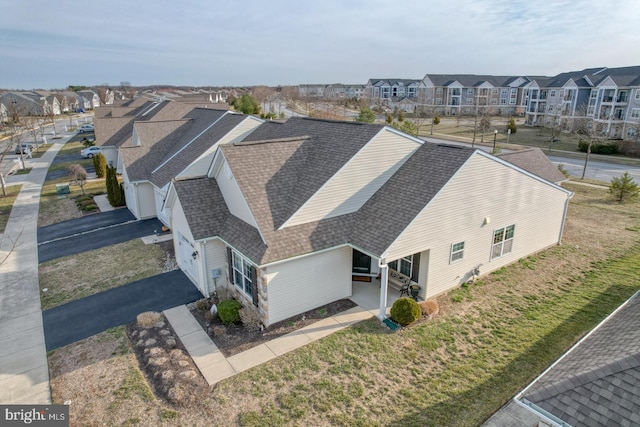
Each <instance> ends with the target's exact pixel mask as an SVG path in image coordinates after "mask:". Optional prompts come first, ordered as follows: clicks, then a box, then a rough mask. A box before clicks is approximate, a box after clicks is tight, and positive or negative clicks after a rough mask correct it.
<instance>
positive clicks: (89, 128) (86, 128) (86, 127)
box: [78, 124, 94, 133]
mask: <svg viewBox="0 0 640 427" xmlns="http://www.w3.org/2000/svg"><path fill="white" fill-rule="evenodd" d="M93 131H94V128H93V125H89V124H86V125H82V126H80V127H79V128H78V133H85V132H93Z"/></svg>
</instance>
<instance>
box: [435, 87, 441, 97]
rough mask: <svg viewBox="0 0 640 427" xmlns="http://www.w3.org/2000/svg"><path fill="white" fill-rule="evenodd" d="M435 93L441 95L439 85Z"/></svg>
mask: <svg viewBox="0 0 640 427" xmlns="http://www.w3.org/2000/svg"><path fill="white" fill-rule="evenodd" d="M436 93H437V94H438V95H441V94H442V88H441V87H439V88H438V89H436Z"/></svg>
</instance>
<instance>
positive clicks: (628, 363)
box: [527, 352, 640, 401]
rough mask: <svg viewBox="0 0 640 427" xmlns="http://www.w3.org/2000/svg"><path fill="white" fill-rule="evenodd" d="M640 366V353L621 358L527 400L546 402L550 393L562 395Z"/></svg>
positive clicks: (562, 380) (544, 390)
mask: <svg viewBox="0 0 640 427" xmlns="http://www.w3.org/2000/svg"><path fill="white" fill-rule="evenodd" d="M638 366H640V352H636V353H633V354H630V355H627V356H623V357H619V358H617V359H614V360H611V361H609V362H607V363H605V364H604V365H601V366H597V367H594V368H591V369H589V370H587V371H583V372H580V373H579V374H577V375H574V376H572V377H569V378H563V379H561V380H559V381H555V382H552V383H550V384H548V385H546V386H544V387H542V388H541V389H540V390H537V391H536V392H534V393H531V394H530V395H529V396H527V399H528V400H531V401H538V400H546V399H545V398H543V396H544V395H545V394H546V392H548V391H552V392H553V391H555V393H554V394H556V395H557V394H560V393H564V392H565V391H567V390H571V389H573V388H576V387H581V386H583V385H585V384H587V383H590V382H593V381H595V380H599V379H602V378H604V377H607V376H609V375H613V374H617V373H618V372H622V371H626V370H627V369H630V368H632V367H638Z"/></svg>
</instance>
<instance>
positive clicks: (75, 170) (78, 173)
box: [67, 163, 87, 194]
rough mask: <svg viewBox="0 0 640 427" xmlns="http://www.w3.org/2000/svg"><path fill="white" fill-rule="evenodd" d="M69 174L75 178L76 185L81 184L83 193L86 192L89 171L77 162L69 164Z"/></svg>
mask: <svg viewBox="0 0 640 427" xmlns="http://www.w3.org/2000/svg"><path fill="white" fill-rule="evenodd" d="M67 174H68V175H69V177H70V178H71V179H72V180H73V183H74V184H75V185H79V186H80V190H82V194H84V185H85V184H86V183H87V171H86V170H85V169H84V168H83V167H82V165H79V164H77V163H74V164H72V165H69V166H67Z"/></svg>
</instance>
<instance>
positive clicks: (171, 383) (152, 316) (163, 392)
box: [126, 313, 208, 406]
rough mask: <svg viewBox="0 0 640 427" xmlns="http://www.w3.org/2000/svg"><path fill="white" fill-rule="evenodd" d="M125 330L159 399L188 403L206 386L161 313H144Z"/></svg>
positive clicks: (174, 402)
mask: <svg viewBox="0 0 640 427" xmlns="http://www.w3.org/2000/svg"><path fill="white" fill-rule="evenodd" d="M126 331H127V335H128V337H129V340H130V341H131V346H132V347H133V350H134V352H135V354H136V357H137V359H138V363H139V365H140V369H141V370H142V371H143V372H144V373H145V375H146V377H147V381H148V382H149V384H150V385H151V387H152V389H153V391H154V394H155V395H156V396H157V397H158V398H159V399H162V400H164V401H166V402H167V403H169V404H172V405H175V406H185V405H187V404H188V403H189V400H190V399H192V398H193V396H197V395H198V394H200V393H202V391H203V390H206V389H207V387H208V385H207V383H206V381H205V380H204V378H203V377H202V375H200V372H199V371H198V368H197V367H196V366H195V364H194V363H193V360H192V359H191V357H190V356H189V353H187V351H186V350H185V348H184V346H183V345H182V343H181V342H180V340H179V339H178V338H177V337H176V333H175V332H174V330H173V329H172V328H171V326H170V325H169V322H167V320H166V319H165V317H164V316H163V315H162V314H160V313H142V314H140V315H139V316H138V320H137V321H136V322H134V323H132V324H130V325H128V326H127V328H126Z"/></svg>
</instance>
